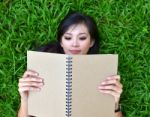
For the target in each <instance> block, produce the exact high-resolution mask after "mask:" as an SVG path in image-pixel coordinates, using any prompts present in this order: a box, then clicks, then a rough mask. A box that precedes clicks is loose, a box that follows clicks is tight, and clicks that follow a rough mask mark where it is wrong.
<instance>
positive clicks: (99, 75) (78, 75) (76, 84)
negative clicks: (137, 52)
mask: <svg viewBox="0 0 150 117" xmlns="http://www.w3.org/2000/svg"><path fill="white" fill-rule="evenodd" d="M72 61H73V62H72V66H73V69H72V76H73V78H72V104H71V105H72V109H71V111H72V112H71V113H72V116H71V117H114V116H115V115H114V114H115V113H114V110H115V101H114V97H113V96H111V95H108V94H102V93H100V92H99V91H98V90H97V86H98V85H99V84H100V83H101V82H102V81H103V80H104V79H106V77H107V76H111V75H116V74H117V64H118V56H117V55H111V54H108V55H85V56H82V55H76V56H73V60H72Z"/></svg>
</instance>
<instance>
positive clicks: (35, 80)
mask: <svg viewBox="0 0 150 117" xmlns="http://www.w3.org/2000/svg"><path fill="white" fill-rule="evenodd" d="M19 82H44V79H43V78H41V77H34V76H32V77H24V78H21V79H19Z"/></svg>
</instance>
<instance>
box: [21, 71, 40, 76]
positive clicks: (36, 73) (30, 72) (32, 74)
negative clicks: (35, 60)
mask: <svg viewBox="0 0 150 117" xmlns="http://www.w3.org/2000/svg"><path fill="white" fill-rule="evenodd" d="M38 75H39V73H38V72H36V71H34V70H31V69H28V70H27V71H25V73H24V74H23V77H28V76H38Z"/></svg>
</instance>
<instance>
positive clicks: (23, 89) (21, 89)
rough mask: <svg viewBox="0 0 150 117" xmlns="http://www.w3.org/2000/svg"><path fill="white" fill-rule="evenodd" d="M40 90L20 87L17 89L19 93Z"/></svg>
mask: <svg viewBox="0 0 150 117" xmlns="http://www.w3.org/2000/svg"><path fill="white" fill-rule="evenodd" d="M40 90H41V88H37V87H22V88H20V89H19V92H25V91H40Z"/></svg>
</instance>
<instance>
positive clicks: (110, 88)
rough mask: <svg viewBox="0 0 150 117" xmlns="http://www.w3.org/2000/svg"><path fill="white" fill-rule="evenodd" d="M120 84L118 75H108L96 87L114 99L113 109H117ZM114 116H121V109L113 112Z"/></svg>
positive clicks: (120, 91)
mask: <svg viewBox="0 0 150 117" xmlns="http://www.w3.org/2000/svg"><path fill="white" fill-rule="evenodd" d="M122 88H123V86H122V84H121V83H120V76H119V75H116V76H110V77H108V78H107V79H106V80H104V81H103V82H102V83H101V84H100V85H99V87H98V89H99V91H100V92H101V93H106V94H110V95H112V96H113V97H114V99H115V110H117V109H118V106H119V100H120V95H121V93H122V91H123V90H122ZM115 117H123V114H122V112H121V111H119V112H115Z"/></svg>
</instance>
